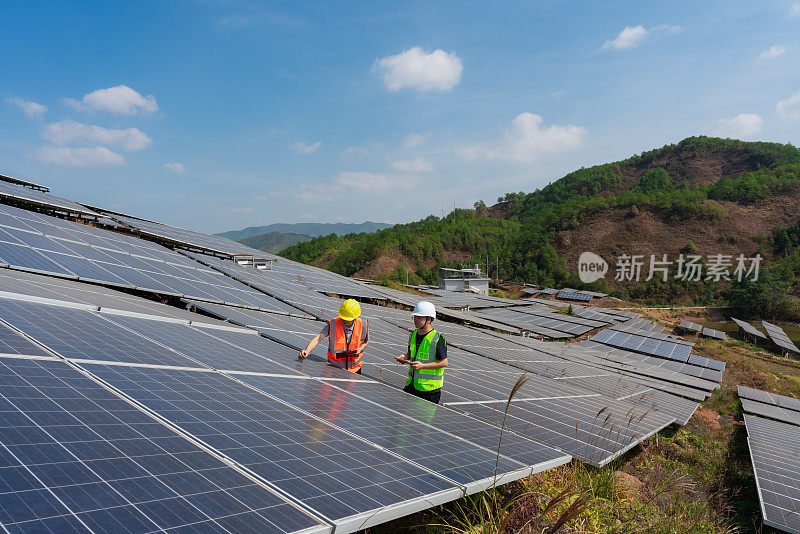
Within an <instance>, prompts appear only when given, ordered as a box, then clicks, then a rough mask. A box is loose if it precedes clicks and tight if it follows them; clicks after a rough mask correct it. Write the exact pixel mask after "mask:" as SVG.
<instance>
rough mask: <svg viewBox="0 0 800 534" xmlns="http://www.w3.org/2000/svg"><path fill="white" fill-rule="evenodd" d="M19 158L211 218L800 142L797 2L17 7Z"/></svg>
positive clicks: (50, 173) (329, 213)
mask: <svg viewBox="0 0 800 534" xmlns="http://www.w3.org/2000/svg"><path fill="white" fill-rule="evenodd" d="M0 20H3V21H4V23H5V24H4V25H3V31H2V32H0V49H2V50H3V53H2V54H0V73H2V74H1V75H0V124H2V128H0V173H2V174H9V175H11V176H16V177H20V178H27V179H30V180H34V181H37V182H39V183H43V184H45V185H49V186H50V187H51V188H52V190H53V192H54V193H55V194H58V195H61V196H64V197H67V198H71V199H74V200H77V201H80V202H84V203H88V204H93V205H98V206H102V207H106V208H109V209H114V210H118V211H123V212H127V213H131V214H134V215H139V216H142V217H146V218H153V219H156V220H160V221H164V222H167V223H170V224H176V225H180V226H185V227H189V228H193V229H196V230H200V231H205V232H220V231H225V230H231V229H237V228H242V227H245V226H255V225H262V224H269V223H274V222H307V221H315V222H337V221H343V222H362V221H364V220H373V221H383V222H390V223H397V222H407V221H411V220H416V219H419V218H422V217H425V216H427V215H429V214H431V213H433V214H436V215H440V214H441V213H442V210H443V209H444V211H445V212H448V211H450V210H451V209H452V207H453V205H454V204H455V205H456V206H460V207H468V206H471V205H472V203H473V202H475V201H476V200H478V199H483V200H485V201H486V202H487V203H492V202H493V201H494V199H496V198H497V197H498V196H499V195H502V194H504V193H506V192H509V191H532V190H534V189H536V188H537V187H541V186H543V185H545V184H547V183H549V182H551V181H552V180H554V179H557V178H559V177H561V176H563V175H564V174H566V173H567V172H569V171H571V170H573V169H575V168H578V167H581V166H588V165H593V164H596V163H603V162H607V161H612V160H616V159H621V158H624V157H627V156H629V155H631V154H634V153H638V152H642V151H644V150H649V149H651V148H656V147H660V146H662V145H664V144H668V143H672V142H676V141H679V140H680V139H683V138H685V137H688V136H691V135H698V134H705V135H720V136H723V137H728V136H729V137H735V138H741V139H748V140H768V141H779V142H791V143H793V144H795V145H797V144H798V143H800V135H799V134H800V74H798V73H800V3H798V2H797V0H790V1H785V2H784V1H775V2H751V1H742V2H734V1H730V2H728V1H726V2H696V1H694V2H658V3H655V2H652V3H651V2H555V1H552V2H535V1H527V2H504V3H486V2H467V1H457V2H432V3H404V2H391V3H389V2H292V3H288V2H286V3H266V2H242V1H236V0H229V1H226V0H219V1H214V0H207V1H196V2H190V1H176V2H128V3H122V2H91V3H90V2H81V3H77V2H22V1H19V2H4V3H3V4H2V5H0Z"/></svg>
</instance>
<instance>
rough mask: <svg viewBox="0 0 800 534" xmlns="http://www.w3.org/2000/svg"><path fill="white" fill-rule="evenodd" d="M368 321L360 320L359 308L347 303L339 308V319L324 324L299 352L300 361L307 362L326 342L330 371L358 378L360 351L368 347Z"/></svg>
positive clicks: (348, 300) (359, 306)
mask: <svg viewBox="0 0 800 534" xmlns="http://www.w3.org/2000/svg"><path fill="white" fill-rule="evenodd" d="M368 326H369V324H368V321H367V320H366V319H362V318H361V305H359V303H358V302H356V301H355V300H354V299H347V300H346V301H344V303H342V306H341V308H339V317H337V318H335V319H331V320H329V321H326V322H325V326H324V327H323V328H322V332H320V333H319V334H317V335H316V336H314V337H313V338H312V339H311V341H309V342H308V345H307V346H306V349H305V350H301V351H300V359H301V360H302V359H303V358H307V357H308V355H309V354H311V351H312V350H314V347H316V346H317V344H318V343H319V342H320V341H322V339H323V338H326V337H327V338H328V363H329V364H330V365H333V366H334V367H339V368H341V369H347V370H348V371H351V372H353V373H357V374H361V364H362V363H363V361H362V360H363V358H364V354H363V353H364V349H366V348H367V345H369V330H368Z"/></svg>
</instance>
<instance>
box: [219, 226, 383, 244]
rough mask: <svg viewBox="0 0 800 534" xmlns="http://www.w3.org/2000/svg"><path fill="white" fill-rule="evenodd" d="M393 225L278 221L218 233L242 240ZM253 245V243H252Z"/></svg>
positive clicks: (372, 229) (369, 230) (356, 231)
mask: <svg viewBox="0 0 800 534" xmlns="http://www.w3.org/2000/svg"><path fill="white" fill-rule="evenodd" d="M392 226H393V225H391V224H386V223H379V222H372V221H366V222H363V223H361V224H358V223H294V224H288V223H276V224H269V225H267V226H251V227H249V228H245V229H243V230H231V231H229V232H222V233H221V234H216V235H218V236H220V237H227V238H228V239H232V240H234V241H241V240H242V239H247V238H250V237H255V236H260V235H265V234H270V233H273V232H279V233H282V234H300V235H305V236H309V237H319V236H324V235H330V234H336V235H340V236H341V235H346V234H360V233H362V232H367V233H372V232H377V231H378V230H383V229H385V228H391V227H392ZM251 246H252V245H251Z"/></svg>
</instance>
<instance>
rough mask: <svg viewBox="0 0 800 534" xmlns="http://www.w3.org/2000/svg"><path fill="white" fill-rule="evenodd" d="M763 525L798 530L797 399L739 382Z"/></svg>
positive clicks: (799, 417) (799, 458) (799, 418)
mask: <svg viewBox="0 0 800 534" xmlns="http://www.w3.org/2000/svg"><path fill="white" fill-rule="evenodd" d="M739 397H741V399H742V408H743V410H744V412H745V416H744V422H745V426H746V427H747V442H748V445H749V447H750V459H751V461H752V463H753V471H754V473H755V476H756V487H757V489H758V496H759V499H760V500H761V512H762V515H763V520H764V524H765V525H769V526H772V527H776V528H779V529H781V530H784V531H786V532H793V533H800V400H798V399H795V398H793V397H786V396H784V395H778V394H775V393H768V392H766V391H760V390H757V389H753V388H749V387H745V386H739Z"/></svg>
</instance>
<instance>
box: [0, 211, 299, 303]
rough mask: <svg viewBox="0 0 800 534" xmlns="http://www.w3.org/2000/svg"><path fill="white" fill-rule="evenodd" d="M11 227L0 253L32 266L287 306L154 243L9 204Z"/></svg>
mask: <svg viewBox="0 0 800 534" xmlns="http://www.w3.org/2000/svg"><path fill="white" fill-rule="evenodd" d="M0 212H2V213H3V215H5V216H6V219H4V221H5V222H8V219H11V220H12V221H13V220H16V221H17V222H16V223H14V224H15V225H16V226H17V227H19V226H27V227H28V229H33V230H35V231H22V230H17V229H15V228H11V227H6V228H0V231H2V232H4V235H5V236H6V238H7V239H8V240H14V241H15V242H16V243H12V242H9V241H2V238H3V236H2V235H0V259H1V260H2V261H3V262H4V263H7V264H9V265H11V266H12V267H13V268H15V269H21V270H33V271H39V272H44V273H50V274H56V275H59V276H63V277H68V278H81V279H85V280H90V281H94V282H100V283H104V284H110V285H117V286H124V287H135V288H137V289H141V290H144V291H149V292H154V293H160V294H166V295H175V296H179V297H180V296H184V295H186V296H190V297H193V298H195V299H200V300H212V301H217V302H226V303H230V304H233V305H240V306H251V307H257V308H262V309H268V310H275V311H279V312H284V313H288V312H289V311H290V310H292V308H291V307H290V306H287V305H285V304H284V303H282V302H279V301H277V300H276V299H274V298H272V297H269V296H267V295H265V294H263V293H262V292H260V291H257V290H254V289H252V288H249V287H247V286H245V285H242V284H239V283H238V282H235V281H233V280H232V279H231V278H229V277H227V276H224V275H223V274H221V273H219V272H216V271H213V270H211V269H208V268H207V267H203V266H201V265H200V264H198V263H196V262H194V261H192V260H190V259H188V258H186V257H185V256H181V255H179V254H177V253H175V252H173V251H170V250H167V249H165V248H163V247H160V246H159V245H156V244H153V243H147V242H144V241H142V240H139V239H136V238H133V237H130V236H125V235H121V234H113V233H111V232H108V231H106V230H101V229H97V228H92V227H88V226H84V225H79V224H75V223H72V222H70V221H64V220H61V219H56V218H53V217H48V216H46V215H42V214H36V213H32V212H25V211H24V210H20V209H17V208H13V207H10V206H2V207H0Z"/></svg>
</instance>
